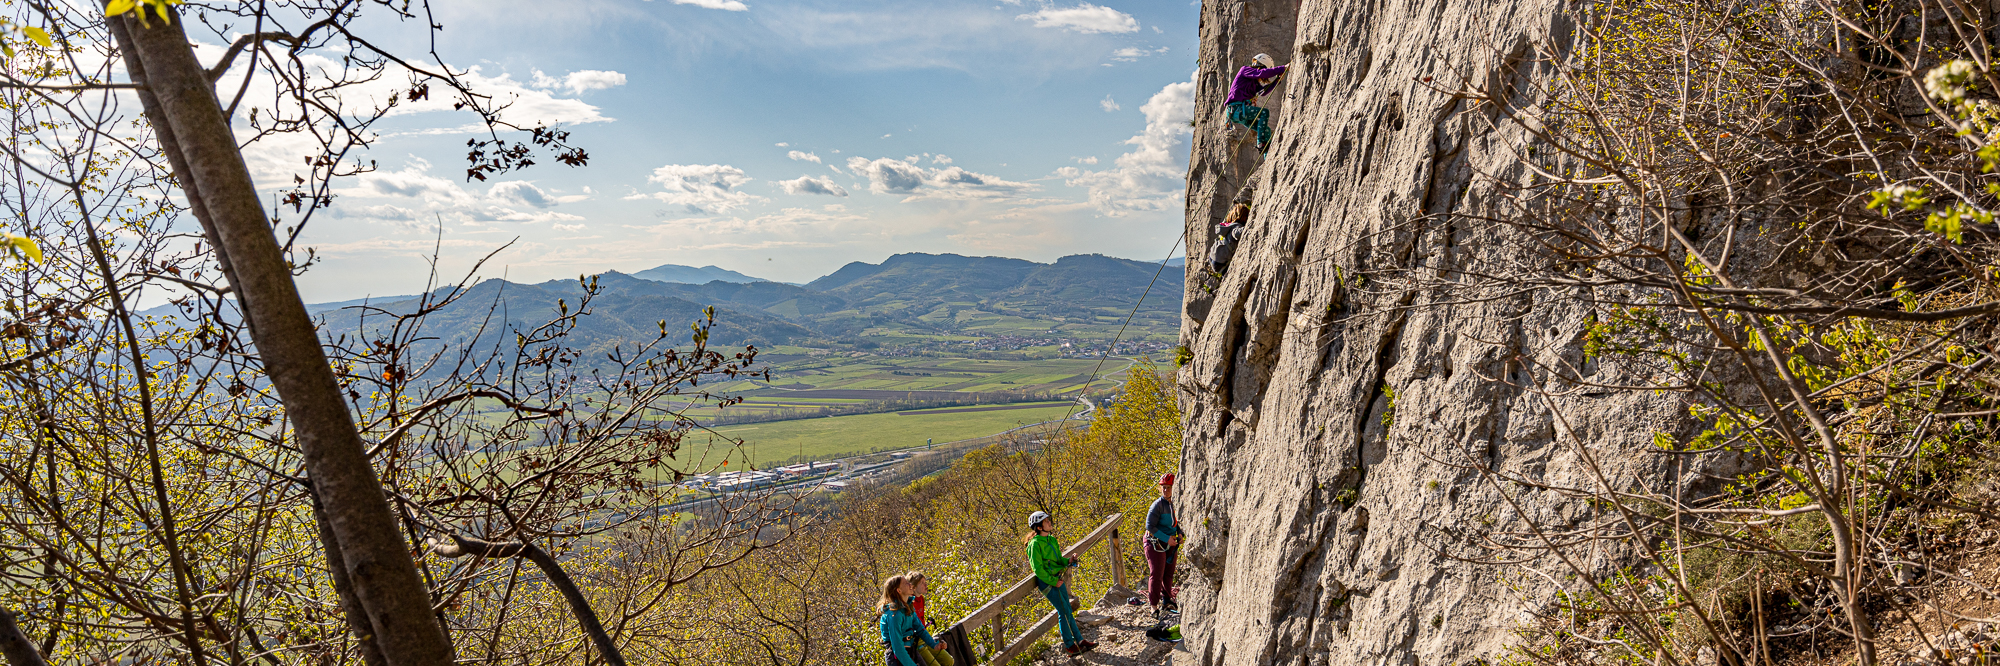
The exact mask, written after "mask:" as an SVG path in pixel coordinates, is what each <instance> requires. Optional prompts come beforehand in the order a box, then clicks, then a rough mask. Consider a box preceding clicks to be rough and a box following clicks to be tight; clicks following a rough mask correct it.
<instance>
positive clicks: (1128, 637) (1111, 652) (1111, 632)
mask: <svg viewBox="0 0 2000 666" xmlns="http://www.w3.org/2000/svg"><path fill="white" fill-rule="evenodd" d="M1135 596H1137V595H1136V593H1134V592H1131V591H1130V590H1123V589H1118V588H1113V589H1112V590H1111V591H1109V592H1106V593H1104V598H1102V599H1099V600H1098V602H1097V604H1096V605H1094V606H1092V607H1091V608H1089V609H1087V610H1084V611H1082V612H1079V613H1077V622H1078V623H1079V624H1081V625H1082V629H1083V639H1084V640H1088V641H1097V649H1096V650H1092V651H1090V652H1089V653H1086V654H1083V655H1081V656H1077V657H1071V656H1069V655H1066V654H1063V653H1062V651H1061V650H1056V649H1050V650H1048V651H1046V652H1043V653H1042V654H1041V655H1040V656H1039V657H1037V658H1036V659H1035V660H1034V662H1033V663H1035V664H1038V665H1044V666H1079V665H1081V664H1101V665H1104V666H1142V665H1144V666H1150V665H1157V664H1174V663H1180V664H1190V663H1193V659H1192V658H1191V657H1189V656H1188V655H1187V649H1186V648H1185V647H1183V645H1184V644H1183V643H1163V642H1160V641H1156V640H1153V639H1150V638H1147V637H1146V630H1147V629H1151V628H1153V626H1154V624H1155V622H1154V620H1153V613H1152V607H1151V606H1146V605H1139V606H1132V605H1128V604H1127V602H1128V601H1129V600H1130V599H1132V598H1134V597H1135ZM1176 621H1178V620H1176ZM1050 634H1051V635H1054V632H1050Z"/></svg>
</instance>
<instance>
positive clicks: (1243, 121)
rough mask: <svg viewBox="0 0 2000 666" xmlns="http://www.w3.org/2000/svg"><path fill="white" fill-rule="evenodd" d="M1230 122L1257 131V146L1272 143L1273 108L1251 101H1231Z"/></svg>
mask: <svg viewBox="0 0 2000 666" xmlns="http://www.w3.org/2000/svg"><path fill="white" fill-rule="evenodd" d="M1229 122H1232V123H1236V124H1238V125H1242V126H1244V127H1248V128H1250V130H1251V131H1253V132H1256V133H1257V147H1258V149H1260V150H1261V149H1263V147H1264V146H1268V145H1271V110H1270V109H1266V108H1264V107H1261V106H1257V105H1255V104H1251V103H1249V102H1230V103H1229Z"/></svg>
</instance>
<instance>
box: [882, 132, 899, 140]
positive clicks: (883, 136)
mask: <svg viewBox="0 0 2000 666" xmlns="http://www.w3.org/2000/svg"><path fill="white" fill-rule="evenodd" d="M895 135H896V133H895V132H890V133H888V134H884V135H882V138H884V139H887V138H889V137H892V136H895Z"/></svg>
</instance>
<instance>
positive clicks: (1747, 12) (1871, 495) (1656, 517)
mask: <svg viewBox="0 0 2000 666" xmlns="http://www.w3.org/2000/svg"><path fill="white" fill-rule="evenodd" d="M1574 18H1575V21H1576V22H1575V25H1576V26H1577V28H1576V30H1575V31H1574V33H1573V34H1572V35H1567V37H1571V39H1569V40H1567V41H1566V42H1565V44H1564V45H1560V46H1559V45H1556V44H1544V45H1539V54H1540V55H1541V58H1540V59H1539V60H1533V59H1531V61H1530V62H1528V63H1526V64H1523V65H1522V66H1521V67H1522V69H1523V70H1524V71H1527V70H1529V69H1535V70H1538V71H1540V72H1541V73H1542V74H1543V76H1540V77H1539V78H1533V79H1529V80H1530V81H1531V82H1539V86H1538V87H1537V86H1530V87H1528V88H1526V89H1521V88H1517V87H1515V86H1512V85H1484V84H1477V83H1473V82H1467V83H1466V84H1465V85H1463V86H1461V87H1460V88H1459V89H1457V90H1456V91H1455V93H1456V94H1458V95H1461V96H1462V97H1463V98H1464V99H1467V100H1470V101H1472V102H1474V103H1475V105H1476V106H1475V108H1477V109H1479V110H1482V111H1485V112H1486V114H1485V115H1483V116H1482V117H1486V118H1491V119H1493V122H1496V123H1512V124H1518V125H1519V126H1521V127H1523V128H1525V129H1526V130H1527V131H1528V132H1530V133H1531V134H1532V135H1533V136H1534V137H1535V138H1536V139H1537V140H1538V141H1536V142H1534V143H1533V144H1532V145H1531V146H1530V147H1528V148H1525V149H1524V150H1522V151H1521V153H1520V155H1519V158H1520V159H1519V162H1518V169H1517V170H1515V171H1513V172H1512V174H1513V175H1507V176H1496V180H1498V181H1500V183H1499V184H1500V185H1501V186H1502V187H1503V188H1504V189H1505V190H1506V191H1508V192H1509V193H1510V196H1511V198H1510V200H1509V207H1510V211H1509V212H1508V213H1507V214H1503V215H1497V216H1495V217H1493V218H1491V219H1483V220H1467V219H1463V218H1454V219H1452V220H1451V222H1452V223H1454V224H1494V225H1505V226H1507V227H1509V228H1512V229H1516V230H1523V231H1526V232H1528V237H1529V238H1531V239H1532V240H1531V241H1530V244H1531V247H1530V248H1528V249H1529V250H1531V251H1529V252H1523V253H1518V254H1515V255H1512V256H1511V257H1510V261H1508V262H1506V263H1494V264H1490V265H1485V266H1479V267H1475V268H1471V269H1467V270H1465V271H1462V272H1456V273H1453V274H1449V275H1422V274H1415V273H1412V274H1408V275H1404V276H1402V280H1404V281H1406V282H1409V283H1427V284H1429V285H1431V286H1433V287H1435V288H1439V289H1460V290H1466V291H1467V292H1468V293H1473V292H1478V293H1494V292H1493V291H1492V290H1501V291H1502V292H1507V291H1512V292H1517V293H1518V292H1519V291H1521V290H1530V291H1552V292H1559V293H1565V294H1573V295H1575V296H1576V297H1579V298H1581V299H1584V300H1585V301H1587V302H1588V303H1590V304H1591V305H1592V306H1593V314H1594V317H1595V319H1594V321H1593V323H1592V324H1591V326H1590V328H1589V329H1588V331H1587V333H1586V339H1585V348H1586V357H1585V358H1583V359H1580V360H1578V361H1577V362H1574V363H1571V362H1564V363H1556V364H1534V363H1533V361H1532V360H1531V359H1528V358H1517V359H1514V360H1513V361H1512V362H1511V365H1510V373H1509V375H1508V376H1510V377H1527V378H1528V379H1527V380H1514V381H1516V382H1517V383H1519V384H1520V385H1521V387H1522V388H1523V389H1526V390H1529V391H1532V392H1535V393H1538V394H1540V395H1543V396H1545V397H1551V396H1555V395H1558V394H1563V393H1567V392H1572V391H1664V392H1671V393H1674V394H1678V395H1680V396H1682V399H1683V402H1684V404H1685V406H1686V409H1687V413H1688V417H1689V418H1688V422H1689V423H1691V424H1692V427H1690V428H1689V429H1687V430H1686V431H1684V432H1663V433H1659V434H1658V435H1657V436H1656V444H1657V447H1656V448H1657V453H1658V454H1659V455H1663V456H1675V457H1680V458H1683V459H1691V458H1692V457H1694V456H1706V457H1710V458H1713V457H1716V456H1724V457H1735V458H1737V459H1740V460H1741V461H1743V462H1744V463H1745V467H1746V468H1747V471H1744V472H1743V473H1741V474H1738V475H1734V476H1731V477H1728V478H1717V479H1699V478H1689V477H1685V476H1684V477H1682V478H1672V479H1635V478H1617V477H1613V476H1611V475H1610V474H1609V473H1607V472H1605V468H1604V467H1603V466H1601V465H1599V464H1598V462H1597V461H1596V460H1595V458H1594V457H1593V454H1592V452H1591V450H1590V446H1589V445H1588V443H1587V442H1580V441H1576V438H1575V436H1574V434H1573V432H1574V429H1572V428H1570V427H1569V425H1568V423H1567V422H1559V423H1558V429H1557V436H1558V438H1559V439H1562V440H1564V443H1565V444H1566V445H1568V446H1570V447H1572V449H1573V450H1574V451H1575V453H1576V455H1578V456H1579V457H1580V458H1581V459H1582V460H1583V461H1585V463H1586V464H1587V467H1588V468H1589V469H1590V470H1591V472H1592V473H1593V475H1594V476H1593V477H1592V483H1590V484H1587V485H1584V486H1581V487H1557V486H1553V485H1550V484H1548V483H1545V482H1543V481H1541V480H1540V479H1537V478H1534V477H1532V476H1526V475H1522V474H1520V473H1517V472H1508V471H1503V470H1497V469H1493V468H1490V467H1488V466H1486V465H1485V464H1483V463H1482V462H1481V461H1479V460H1477V459H1476V458H1469V459H1466V460H1463V461H1459V464H1462V465H1465V466H1467V467H1469V468H1473V469H1476V470H1478V471H1479V472H1480V473H1481V475H1482V478H1485V479H1486V480H1487V481H1489V482H1491V483H1492V484H1493V486H1494V488H1495V489H1496V490H1498V491H1500V492H1501V493H1502V494H1503V495H1507V494H1508V493H1509V492H1510V489H1516V488H1522V487H1527V488H1537V489H1540V490H1544V491H1554V492H1559V493H1566V494H1570V495H1573V496H1575V497H1578V498H1581V499H1585V500H1588V501H1589V503H1590V506H1593V507H1595V508H1596V511H1595V512H1594V513H1592V514H1591V515H1590V516H1588V517H1587V518H1585V519H1582V520H1581V522H1580V523H1578V524H1572V525H1560V526H1558V525H1532V524H1531V525H1530V526H1529V527H1528V528H1527V529H1522V530H1509V531H1504V532H1491V533H1487V534H1483V535H1479V536H1478V537H1476V538H1475V539H1474V540H1473V543H1474V544H1476V545H1477V546H1479V547H1481V548H1483V549H1486V550H1487V551H1488V552H1489V553H1495V552H1497V553H1498V556H1497V557H1495V556H1494V555H1491V554H1488V555H1481V556H1478V558H1479V559H1482V560H1498V561H1503V562H1515V563H1520V562H1523V561H1535V562H1542V563H1546V564H1547V565H1548V566H1551V567H1553V568H1555V569H1556V570H1555V571H1551V572H1546V574H1545V575H1549V576H1554V578H1553V579H1555V580H1568V581H1573V583H1572V584H1570V585H1567V586H1566V589H1565V593H1564V596H1563V597H1562V599H1560V600H1559V601H1560V604H1559V611H1560V612H1558V613H1556V614H1554V615H1551V616H1549V617H1548V618H1547V621H1548V622H1549V623H1550V624H1548V625H1545V627H1544V628H1549V629H1551V631H1550V632H1549V633H1545V634H1542V635H1541V636H1542V638H1543V639H1544V640H1545V641H1546V643H1544V644H1542V645H1539V646H1536V647H1538V648H1548V649H1546V650H1542V649H1530V650H1527V651H1525V652H1524V653H1523V654H1524V655H1526V656H1528V657H1531V658H1533V659H1536V660H1555V661H1566V660H1578V661H1586V662H1595V661H1599V660H1611V661H1640V662H1652V663H1675V664H1679V663H1694V662H1696V661H1697V660H1698V659H1700V657H1699V655H1704V654H1711V655H1712V657H1711V658H1713V659H1719V660H1720V661H1721V662H1723V663H1728V664H1739V665H1747V664H1751V663H1758V662H1765V661H1768V660H1770V659H1771V658H1772V655H1771V649H1772V648H1771V645H1772V636H1771V633H1770V632H1771V629H1772V627H1773V626H1774V624H1773V622H1772V617H1773V615H1774V613H1773V612H1772V609H1771V608H1768V607H1765V606H1764V605H1763V602H1764V601H1765V600H1766V599H1767V594H1766V592H1767V591H1768V590H1771V589H1774V588H1782V589H1783V590H1785V591H1786V593H1787V594H1789V595H1790V596H1791V597H1792V598H1793V599H1795V600H1801V601H1803V604H1804V607H1805V608H1808V609H1810V610H1812V611H1813V612H1811V613H1808V614H1807V615H1806V616H1803V617H1798V618H1796V620H1797V621H1795V622H1791V624H1792V626H1794V627H1807V628H1812V627H1817V628H1820V629H1824V630H1825V631H1827V632H1828V633H1831V634H1839V635H1843V636H1845V637H1846V639H1847V640H1848V641H1849V643H1848V644H1849V645H1850V646H1851V649H1852V650H1853V654H1854V657H1855V658H1856V659H1857V661H1859V662H1860V663H1863V664H1869V665H1872V664H1875V663H1878V662H1880V661H1882V660H1883V658H1884V656H1883V654H1882V653H1881V651H1880V646H1879V645H1878V643H1879V640H1878V636H1879V635H1880V633H1881V630H1882V627H1883V626H1885V623H1888V622H1891V621H1904V620H1906V619H1907V620H1910V621H1912V622H1914V623H1916V624H1919V625H1922V624H1923V623H1922V622H1915V620H1916V616H1917V615H1920V614H1922V611H1924V610H1928V611H1930V612H1931V617H1936V616H1938V615H1940V614H1941V615H1945V616H1949V615H1950V611H1949V610H1948V609H1945V608H1943V607H1941V606H1939V605H1938V604H1937V603H1935V602H1936V599H1935V597H1934V596H1933V595H1931V594H1930V593H1929V592H1927V591H1926V587H1925V586H1926V585H1927V584H1935V583H1939V582H1950V581H1951V579H1953V578H1956V575H1955V574H1953V573H1952V572H1951V571H1952V570H1951V569H1949V568H1947V567H1942V566H1939V565H1940V562H1939V561H1938V560H1937V559H1936V558H1938V557H1941V556H1942V554H1941V553H1940V552H1939V551H1938V544H1936V543H1934V542H1933V540H1932V538H1931V537H1930V536H1928V535H1926V533H1925V530H1924V529H1923V528H1922V525H1923V524H1924V521H1933V522H1934V521H1939V520H1994V519H1996V518H2000V516H1996V515H1994V513H1993V512H1991V511H1989V510H1987V509H1984V508H1981V507H1982V500H1981V499H1980V498H1979V497H1977V496H1976V495H1970V494H1968V486H1967V484H1965V483H1963V480H1964V476H1965V475H1967V474H1991V473H1992V469H1991V468H1990V465H1991V460H1992V456H1993V455H1994V453H1995V452H1994V450H1993V449H1992V441H1993V436H1994V433H1995V421H1994V415H1995V414H1996V409H1995V407H1996V402H2000V384H1996V383H1995V380H1996V376H1995V370H1994V363H1995V362H1996V358H1995V357H1996V355H2000V349H1997V347H2000V317H1995V316H1994V315H1995V314H1996V313H2000V273H1996V271H1995V269H1994V267H1995V266H1996V265H2000V263H1996V261H1997V260H2000V233H1996V232H1995V229H1994V227H1993V225H1992V222H1993V211H1994V210H1995V206H1996V194H2000V180H1996V176H1995V175H1994V171H1995V167H1996V164H2000V143H1996V140H2000V125H1996V119H2000V106H1996V105H1995V104H1994V102H1993V101H1992V100H1993V99H1995V92H1996V91H2000V86H1996V85H1995V78H1994V75H1993V66H1992V63H1991V61H1990V60H1988V59H1987V58H1988V54H1990V52H1991V45H1989V44H1988V43H1987V41H1986V40H1987V36H1988V35H1990V34H1992V30H1993V29H1994V28H1995V26H1996V24H1995V21H1994V18H1995V17H1994V16H1993V15H1992V13H1991V12H1990V11H1987V10H1973V9H1971V8H1969V7H1968V6H1967V5H1964V4H1961V3H1955V2H1949V1H1945V2H1939V1H1933V0H1913V1H1908V2H1836V1H1833V0H1815V1H1812V2H1803V3H1783V2H1752V3H1731V4H1724V5H1716V4H1713V3H1703V2H1681V1H1677V0H1638V1H1632V2H1611V3H1596V4H1593V5H1590V6H1589V7H1587V8H1585V9H1583V10H1580V13H1578V14H1577V15H1575V17H1574ZM1600 366H1601V367H1613V366H1616V367H1619V368H1621V369H1623V370H1624V372H1620V373H1614V374H1611V375H1608V376H1611V377H1625V378H1633V377H1636V378H1639V381H1638V382H1637V383H1636V384H1634V383H1630V382H1626V383H1615V382H1610V381H1609V380H1607V379H1605V377H1606V376H1607V375H1599V374H1598V372H1597V368H1598V367H1600ZM1513 370H1520V371H1522V372H1521V373H1519V374H1515V373H1514V372H1512V371H1513ZM1550 406H1551V407H1552V408H1553V407H1554V402H1553V401H1551V402H1550ZM1508 496H1509V498H1510V500H1509V501H1512V496H1511V495H1508ZM1518 508H1519V507H1517V509H1518ZM1524 515H1525V514H1524ZM1592 544H1596V545H1608V546H1611V547H1612V548H1613V549H1615V550H1618V551H1620V552H1626V553H1630V554H1632V555H1633V556H1635V557H1636V558H1637V559H1638V561H1639V562H1640V566H1637V567H1634V568H1633V569H1630V570H1627V571H1624V572H1620V573H1616V574H1611V575H1607V574H1606V572H1603V571H1597V570H1593V569H1592V568H1591V567H1590V566H1588V565H1586V564H1585V563H1583V562H1581V561H1579V560H1578V559H1577V558H1575V557H1573V556H1571V555H1570V554H1569V553H1571V552H1572V551H1574V550H1575V549H1577V548H1581V547H1584V546H1587V545H1592ZM1919 573H1921V574H1922V575H1918V574H1919ZM1957 582H1959V583H1963V584H1972V585H1981V583H1979V582H1978V581H1969V580H1960V581H1957ZM1982 589H1983V588H1982ZM1926 607H1928V608H1926ZM1927 628H1928V627H1925V626H1918V627H1917V631H1918V632H1919V633H1921V632H1923V631H1924V630H1926V629H1927Z"/></svg>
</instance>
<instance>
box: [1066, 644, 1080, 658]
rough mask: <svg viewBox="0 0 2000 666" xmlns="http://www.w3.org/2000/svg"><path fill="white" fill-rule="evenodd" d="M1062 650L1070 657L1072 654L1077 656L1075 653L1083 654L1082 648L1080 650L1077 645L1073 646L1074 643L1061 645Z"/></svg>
mask: <svg viewBox="0 0 2000 666" xmlns="http://www.w3.org/2000/svg"><path fill="white" fill-rule="evenodd" d="M1062 650H1063V654H1066V655H1069V656H1072V657H1074V656H1077V655H1080V654H1083V650H1080V649H1078V648H1077V646H1075V645H1064V646H1063V649H1062Z"/></svg>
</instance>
